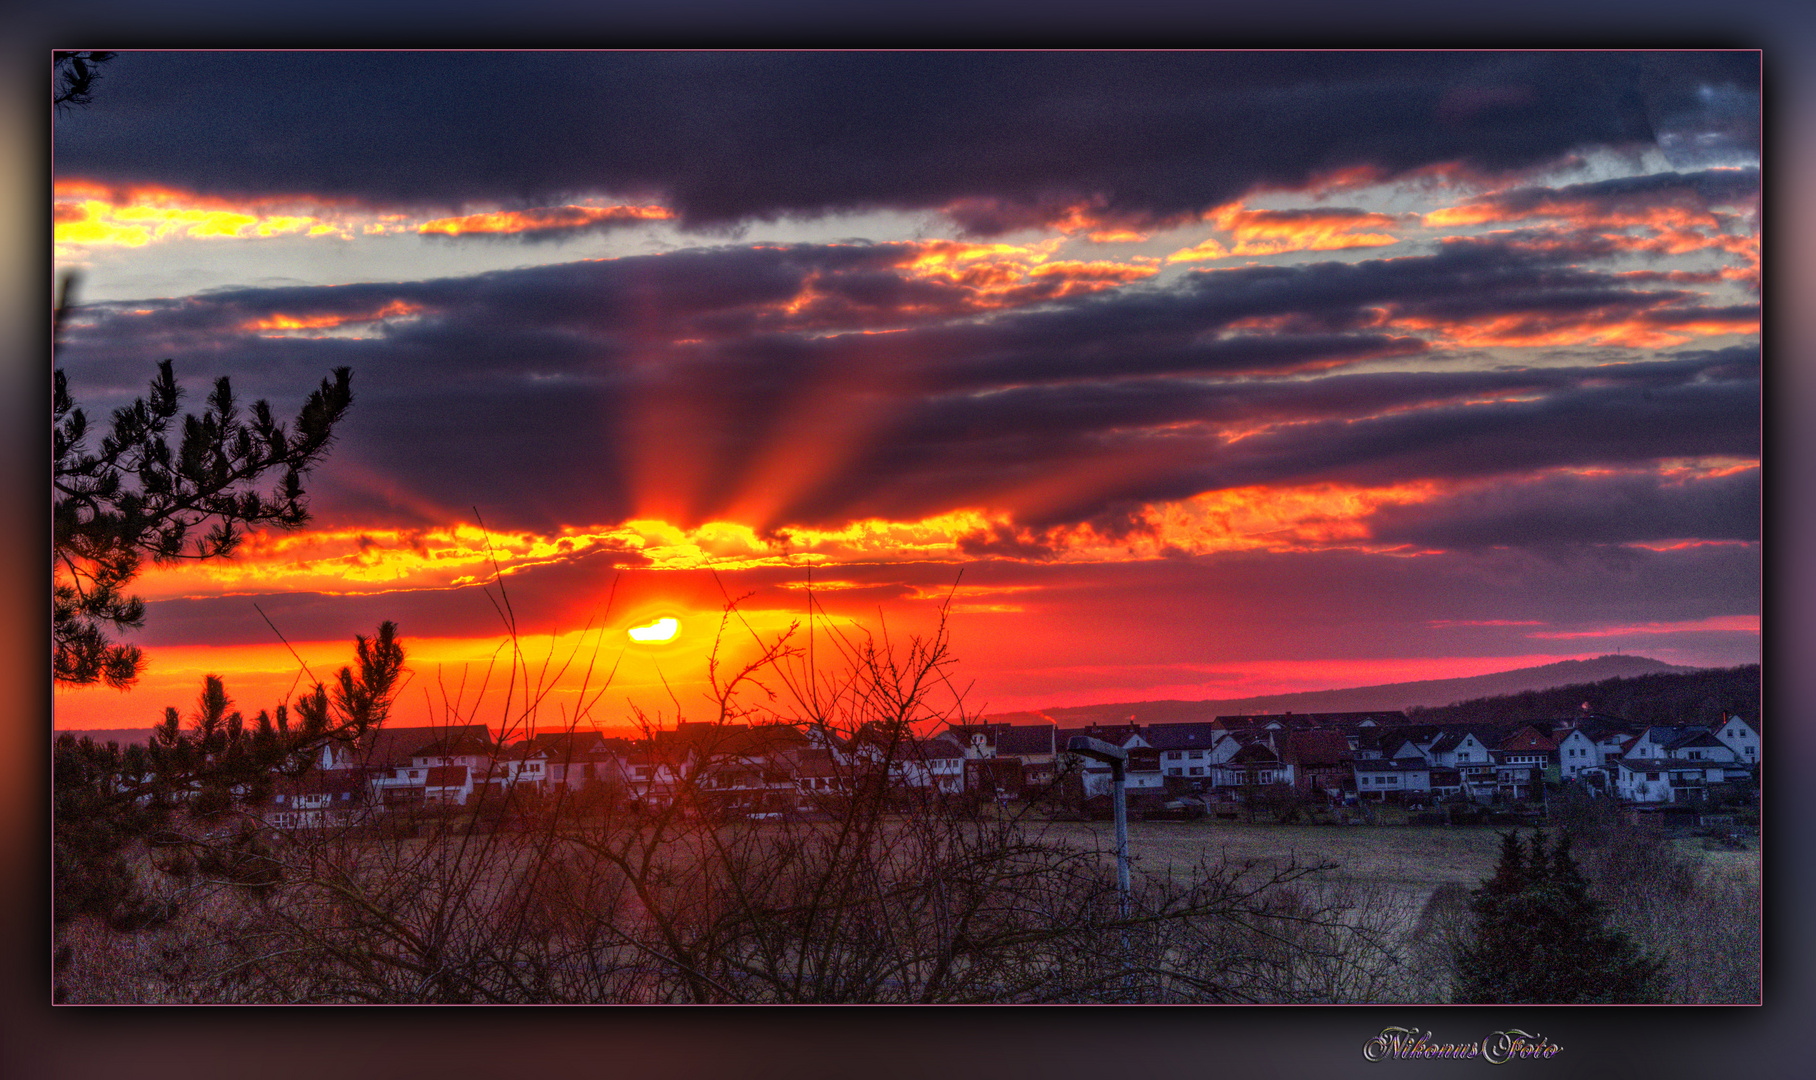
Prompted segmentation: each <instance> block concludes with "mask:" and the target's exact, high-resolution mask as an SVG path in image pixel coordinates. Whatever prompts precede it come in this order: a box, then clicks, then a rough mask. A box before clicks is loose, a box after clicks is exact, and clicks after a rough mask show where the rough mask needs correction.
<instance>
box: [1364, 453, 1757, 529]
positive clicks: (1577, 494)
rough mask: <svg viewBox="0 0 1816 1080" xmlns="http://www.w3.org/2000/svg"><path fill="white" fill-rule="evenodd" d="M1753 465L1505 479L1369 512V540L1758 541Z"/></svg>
mask: <svg viewBox="0 0 1816 1080" xmlns="http://www.w3.org/2000/svg"><path fill="white" fill-rule="evenodd" d="M1759 514H1760V484H1759V471H1758V470H1757V469H1748V470H1745V471H1743V472H1738V473H1734V474H1732V475H1727V476H1715V477H1711V478H1706V479H1674V478H1671V477H1667V476H1660V475H1657V474H1653V473H1637V474H1617V475H1614V476H1593V475H1592V476H1583V475H1569V474H1566V475H1561V476H1546V477H1542V478H1539V479H1524V478H1515V479H1509V480H1507V481H1505V482H1503V483H1499V484H1495V485H1493V486H1491V487H1488V488H1485V489H1479V490H1474V491H1471V492H1469V493H1467V494H1463V495H1458V496H1455V497H1451V498H1445V499H1439V500H1436V501H1434V502H1430V503H1420V504H1416V505H1410V506H1390V507H1384V508H1382V509H1380V510H1377V511H1376V512H1375V513H1374V514H1372V515H1370V518H1369V522H1368V524H1369V527H1370V531H1371V532H1372V534H1373V536H1374V538H1375V539H1376V540H1380V541H1385V542H1388V543H1408V544H1418V545H1423V546H1428V547H1431V546H1435V547H1444V548H1483V547H1503V546H1505V547H1554V546H1557V545H1568V544H1629V543H1643V542H1656V541H1668V540H1681V539H1684V538H1692V537H1693V538H1697V539H1702V540H1741V541H1757V540H1758V539H1759V522H1760V518H1759Z"/></svg>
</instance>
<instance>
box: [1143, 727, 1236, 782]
mask: <svg viewBox="0 0 1816 1080" xmlns="http://www.w3.org/2000/svg"><path fill="white" fill-rule="evenodd" d="M1230 738H1231V737H1230V735H1229V733H1228V732H1226V731H1224V730H1223V729H1222V728H1220V727H1218V726H1217V724H1215V723H1214V722H1211V721H1205V722H1203V723H1197V724H1151V725H1149V726H1148V729H1147V741H1148V743H1149V744H1150V745H1151V746H1153V747H1154V749H1156V750H1159V751H1160V771H1161V775H1162V776H1163V777H1164V778H1165V782H1166V783H1167V784H1168V785H1169V786H1172V787H1174V788H1175V789H1176V790H1185V791H1190V790H1193V789H1194V787H1196V788H1205V787H1209V786H1211V784H1212V783H1213V782H1214V780H1215V778H1214V777H1213V776H1212V775H1211V773H1212V769H1213V768H1214V767H1215V761H1214V759H1213V758H1212V756H1211V755H1212V754H1213V753H1214V752H1215V747H1216V745H1217V744H1218V743H1219V742H1225V741H1229V740H1230ZM1231 752H1232V753H1233V752H1234V748H1232V749H1231Z"/></svg>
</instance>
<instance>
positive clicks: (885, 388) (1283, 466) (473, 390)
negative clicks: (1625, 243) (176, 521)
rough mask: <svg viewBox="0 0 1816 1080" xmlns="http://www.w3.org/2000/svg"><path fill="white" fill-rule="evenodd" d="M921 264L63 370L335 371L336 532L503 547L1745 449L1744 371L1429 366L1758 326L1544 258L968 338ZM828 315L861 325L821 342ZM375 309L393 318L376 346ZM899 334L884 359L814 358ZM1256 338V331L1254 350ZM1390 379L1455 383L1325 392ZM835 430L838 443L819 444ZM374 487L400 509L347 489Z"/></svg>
mask: <svg viewBox="0 0 1816 1080" xmlns="http://www.w3.org/2000/svg"><path fill="white" fill-rule="evenodd" d="M918 250H919V249H917V248H916V247H915V246H913V245H908V244H886V245H868V244H847V245H830V246H806V245H802V246H792V247H763V248H732V247H725V248H714V249H703V250H695V251H687V252H678V253H674V254H668V255H659V256H646V257H637V258H626V259H618V260H602V261H590V262H579V263H569V264H561V265H553V266H541V267H533V268H528V269H521V270H511V271H499V272H492V273H487V274H481V275H475V276H473V277H467V278H447V279H439V280H431V281H421V282H398V283H379V284H362V285H349V286H338V287H333V288H303V287H283V288H267V289H235V290H223V291H217V292H211V293H205V294H200V295H196V296H191V297H186V298H183V299H180V300H171V301H155V302H149V303H145V304H130V305H129V304H118V305H111V306H106V307H102V308H99V309H96V310H94V311H93V312H91V313H89V314H88V324H87V325H85V326H82V327H78V328H77V329H76V332H74V333H72V335H71V340H70V345H69V347H68V349H67V351H66V353H65V355H64V357H63V358H62V360H63V363H64V364H65V366H66V368H68V369H69V370H70V371H71V372H72V373H73V375H74V377H75V379H76V387H77V390H78V393H79V394H81V395H82V396H83V400H84V402H85V404H89V405H91V406H92V407H97V408H99V407H105V406H109V405H115V404H119V403H120V402H121V401H122V400H124V399H125V398H126V397H129V396H131V395H132V394H135V393H139V392H142V390H141V386H142V384H141V383H140V382H139V380H142V379H143V378H144V377H145V374H146V372H147V367H148V358H150V357H155V356H156V355H158V354H159V353H161V352H166V351H167V350H168V351H170V352H175V353H178V354H180V355H181V356H182V357H183V364H182V366H181V368H180V371H179V374H181V375H183V376H185V377H188V378H192V379H193V378H194V377H195V375H196V374H197V373H202V374H206V375H210V376H211V375H214V374H219V373H225V374H229V375H232V376H233V377H234V378H235V380H236V385H238V386H239V387H240V390H241V393H242V394H244V395H246V396H248V397H251V396H256V395H260V394H265V393H276V392H279V391H282V392H286V393H294V388H295V387H297V386H299V385H302V386H306V385H311V384H312V383H313V382H314V381H315V380H316V379H319V378H320V377H321V374H322V373H323V372H325V371H327V370H328V369H330V368H332V367H334V366H337V365H340V364H347V365H350V366H351V367H353V368H354V370H355V393H356V395H357V397H358V404H357V405H356V407H355V411H354V416H353V419H352V420H350V421H349V423H348V425H347V430H346V434H345V436H344V437H343V440H342V443H341V445H340V447H339V449H337V451H336V455H335V460H334V463H333V465H332V466H331V468H330V469H329V471H325V472H324V473H323V477H324V479H325V480H326V481H327V483H325V484H324V485H321V486H320V487H319V490H320V495H321V498H320V499H319V501H318V507H319V508H320V509H321V510H322V511H323V512H337V513H344V514H350V515H351V514H357V513H360V512H365V511H369V510H372V509H374V508H378V507H389V508H393V509H396V508H399V507H403V506H406V505H410V504H411V503H412V501H413V500H414V501H415V502H416V504H417V505H419V506H421V507H424V508H435V509H434V512H435V513H441V512H445V511H447V510H448V508H453V509H455V510H456V511H458V512H460V513H461V514H462V515H464V512H465V510H466V508H469V507H471V506H474V505H480V506H482V507H484V508H486V510H487V512H488V513H489V514H492V515H494V516H495V519H496V521H497V523H498V524H500V525H508V526H517V525H524V526H531V527H542V526H546V525H549V524H551V523H569V524H583V523H596V522H602V521H615V520H622V519H623V518H625V517H627V516H632V515H634V514H637V513H639V512H649V509H650V508H649V507H648V506H642V505H640V499H643V498H644V497H646V496H647V495H648V490H647V488H648V486H649V485H650V484H654V483H660V484H664V485H667V486H668V487H669V488H670V489H671V491H670V494H671V495H672V500H671V505H669V506H667V507H665V508H664V512H665V513H675V514H679V515H681V516H682V517H685V518H687V519H688V520H705V519H707V518H710V517H713V516H716V515H718V514H720V513H723V512H725V511H726V508H727V507H729V506H732V505H734V504H737V503H738V501H739V499H740V497H742V496H750V495H752V494H753V492H751V491H750V490H749V489H750V487H751V485H753V484H756V483H758V482H759V481H760V477H759V475H758V474H757V473H756V472H754V471H753V470H755V469H756V467H757V466H758V465H759V464H760V463H762V462H763V461H765V460H766V459H767V458H768V457H770V456H772V455H773V454H774V453H776V452H779V451H780V450H782V449H783V448H784V447H788V448H789V450H790V452H791V453H794V454H795V455H796V456H799V457H803V458H804V459H811V460H812V462H813V464H814V466H815V469H816V471H817V472H816V475H814V476H813V477H811V478H809V479H806V480H803V482H802V486H801V487H800V488H799V489H798V490H794V491H791V492H786V493H779V494H777V495H775V496H774V497H773V499H772V500H771V501H772V510H771V512H770V513H769V516H768V517H767V519H765V520H762V521H757V522H753V524H756V525H758V526H760V527H762V528H766V529H775V528H781V527H785V526H788V525H791V524H814V525H825V524H833V523H838V522H843V521H847V520H851V519H853V518H859V517H868V516H882V517H889V518H898V519H899V518H916V517H920V516H923V515H927V514H933V513H940V512H944V511H946V510H950V509H953V508H955V507H960V506H979V505H993V506H1007V507H1009V508H1010V509H1012V510H1014V511H1015V512H1016V514H1017V515H1018V518H1020V519H1021V520H1022V522H1023V523H1024V524H1029V525H1039V526H1045V525H1053V524H1061V523H1066V522H1076V521H1082V520H1087V519H1094V518H1101V516H1102V515H1104V514H1113V513H1115V512H1117V508H1118V507H1119V506H1120V505H1122V504H1124V503H1127V502H1129V501H1131V500H1136V501H1139V500H1148V499H1166V498H1183V497H1186V496H1189V495H1192V494H1196V493H1198V492H1202V491H1207V490H1214V489H1218V488H1225V487H1240V486H1248V485H1252V484H1258V483H1304V482H1312V481H1321V480H1336V481H1346V482H1355V483H1368V484H1375V483H1395V482H1400V481H1403V480H1407V479H1417V478H1467V477H1481V476H1493V475H1515V474H1518V473H1521V472H1530V471H1533V470H1540V469H1548V468H1556V467H1563V466H1573V467H1575V466H1589V465H1595V464H1598V463H1614V464H1623V465H1625V464H1640V463H1644V462H1648V461H1653V460H1657V459H1660V458H1670V457H1686V456H1696V455H1731V456H1739V457H1750V456H1752V455H1755V454H1756V453H1757V452H1758V393H1759V382H1758V370H1757V364H1758V357H1757V350H1756V349H1737V350H1730V351H1727V352H1723V353H1710V352H1708V351H1701V352H1694V353H1684V354H1681V355H1680V356H1679V357H1676V358H1672V359H1666V360H1653V361H1649V362H1642V363H1626V364H1599V365H1590V364H1577V365H1574V366H1569V367H1564V366H1558V367H1551V368H1535V369H1520V370H1484V369H1483V366H1482V365H1481V364H1480V363H1479V361H1478V362H1475V363H1469V362H1466V361H1468V359H1469V357H1470V356H1471V355H1472V354H1467V353H1457V352H1454V351H1451V352H1442V353H1440V352H1438V351H1437V350H1435V349H1434V348H1433V347H1432V344H1431V340H1429V339H1428V337H1427V336H1426V335H1431V336H1432V337H1433V338H1435V339H1436V340H1438V341H1442V338H1443V335H1444V334H1445V333H1446V332H1448V330H1447V328H1469V327H1473V326H1476V325H1482V324H1488V323H1491V322H1493V323H1495V324H1497V325H1499V324H1508V325H1513V326H1515V327H1516V328H1517V327H1519V326H1522V325H1527V324H1530V325H1532V326H1534V327H1536V328H1538V329H1539V330H1547V331H1548V330H1551V329H1555V328H1557V327H1560V326H1562V327H1566V328H1568V327H1572V326H1589V327H1591V328H1594V327H1601V326H1609V325H1623V326H1627V325H1630V326H1644V327H1651V328H1669V327H1673V326H1681V325H1686V324H1696V323H1699V322H1706V321H1713V322H1724V321H1725V322H1726V323H1731V324H1733V325H1741V326H1744V325H1748V324H1750V323H1751V322H1752V321H1754V320H1756V318H1757V310H1756V309H1755V308H1753V307H1750V306H1745V305H1741V306H1731V305H1725V306H1708V305H1707V304H1706V303H1705V302H1704V300H1703V297H1702V294H1701V293H1698V292H1695V291H1693V290H1691V289H1688V288H1654V287H1651V286H1653V285H1655V284H1658V283H1656V282H1652V281H1649V280H1645V281H1642V280H1635V279H1631V278H1627V277H1624V276H1622V275H1620V274H1617V273H1610V272H1603V271H1598V270H1594V269H1589V268H1585V267H1581V266H1573V265H1568V264H1564V263H1562V262H1559V261H1557V260H1556V259H1555V258H1553V257H1549V256H1546V255H1545V254H1544V253H1542V252H1538V251H1533V250H1526V249H1521V248H1519V247H1517V246H1513V245H1507V244H1502V243H1497V242H1494V241H1486V240H1484V241H1468V242H1462V243H1451V244H1445V245H1442V246H1441V247H1440V248H1439V249H1438V250H1437V251H1436V252H1434V253H1431V254H1426V255H1411V256H1406V257H1402V258H1394V259H1374V260H1366V261H1361V262H1355V263H1338V262H1325V263H1315V264H1309V265H1303V266H1293V267H1281V266H1257V267H1244V268H1239V269H1233V270H1218V271H1197V272H1192V273H1189V274H1186V275H1185V276H1184V277H1182V278H1181V279H1179V280H1178V281H1177V282H1176V283H1174V284H1171V285H1167V286H1158V285H1151V284H1136V285H1130V286H1125V287H1123V288H1119V289H1116V290H1114V291H1111V292H1108V293H1104V294H1100V295H1095V296H1086V297H1074V298H1070V299H1067V300H1063V301H1060V302H1056V303H1049V304H1035V305H1032V306H1027V307H1024V308H1020V309H1015V310H1006V311H1001V312H998V313H996V314H994V315H992V316H990V317H988V318H978V317H977V315H976V312H975V310H974V307H973V301H974V300H975V297H976V294H975V293H973V294H971V295H972V299H971V300H962V301H961V300H956V299H953V293H954V290H955V287H953V286H951V285H949V284H941V283H938V282H934V283H931V284H930V283H929V282H927V281H925V280H924V279H922V278H920V277H918V276H917V273H916V271H914V270H913V269H912V268H911V263H912V262H913V258H914V256H915V254H916V252H917V251H918ZM1664 284H1671V283H1669V282H1666V283H1664ZM941 290H945V292H944V293H942V292H941ZM829 295H831V296H837V297H839V298H840V303H842V304H845V305H848V306H850V307H852V308H854V309H855V308H859V307H861V308H862V310H861V311H856V310H853V311H851V312H848V313H847V314H846V315H844V316H839V317H833V316H828V315H827V314H826V313H825V311H824V309H822V310H821V311H819V312H818V313H816V311H815V309H814V306H813V305H814V303H815V302H816V298H822V297H825V296H829ZM941 296H944V298H945V299H944V301H939V298H940V297H941ZM387 310H392V311H398V312H402V314H401V315H398V316H397V317H395V318H394V319H393V320H392V321H391V322H389V323H383V322H373V321H370V320H371V319H372V318H373V317H374V314H375V313H381V312H384V311H387ZM139 312H148V313H145V314H140V313H139ZM280 314H281V315H283V316H286V317H288V318H290V319H293V320H301V321H304V322H307V321H309V320H312V319H313V320H317V321H323V322H333V321H336V320H340V319H348V320H351V321H349V322H348V323H347V324H346V325H347V326H348V327H355V328H357V327H360V326H363V327H364V331H363V332H365V333H367V334H368V335H370V336H366V337H313V338H311V337H285V336H271V335H270V334H269V333H267V332H264V331H260V330H256V329H249V327H255V326H258V325H262V324H263V323H265V322H267V321H269V320H270V319H271V318H272V317H274V316H276V315H280ZM360 320H367V321H365V322H361V321H360ZM891 321H895V322H897V323H899V324H901V327H902V328H901V330H900V332H896V333H886V334H869V333H845V332H839V333H831V334H830V335H829V333H828V326H829V325H836V326H837V327H840V328H845V327H849V326H853V325H856V326H866V325H871V326H874V325H887V324H888V323H890V322H891ZM1257 323H1267V324H1270V325H1271V327H1272V328H1271V329H1266V330H1262V329H1244V327H1254V326H1256V325H1257ZM1396 324H1402V325H1408V326H1419V327H1422V328H1424V329H1421V330H1420V331H1418V332H1394V331H1392V330H1391V329H1389V328H1391V327H1393V326H1395V325H1396ZM1617 352H1618V351H1617ZM1407 356H1428V357H1431V358H1434V359H1435V358H1438V357H1455V358H1456V363H1455V365H1454V366H1453V369H1452V370H1439V371H1422V372H1398V373H1393V372H1379V373H1372V374H1344V373H1342V372H1341V369H1342V368H1344V367H1345V366H1349V365H1353V364H1356V363H1358V362H1360V361H1364V360H1369V359H1379V358H1385V357H1407ZM1332 371H1335V372H1336V373H1326V372H1332ZM1320 373H1325V374H1320ZM1312 376H1317V377H1312ZM97 388H98V390H97ZM276 404H277V405H278V407H279V411H280V412H282V411H286V409H285V407H284V404H283V402H282V401H281V400H280V401H278V402H277V403H276ZM853 418H861V421H862V422H861V424H858V425H857V426H858V427H859V428H860V429H861V430H859V431H858V432H857V433H856V434H855V435H851V436H838V435H836V434H829V433H836V432H839V431H843V430H845V429H847V428H849V427H850V426H851V425H852V423H853ZM1238 431H1240V432H1242V433H1243V435H1244V437H1243V438H1241V439H1238V440H1235V441H1230V438H1229V437H1230V435H1231V434H1232V433H1234V432H1238ZM789 444H793V445H792V446H789ZM343 466H344V468H343ZM364 474H370V475H376V476H381V477H384V478H386V482H387V484H388V485H389V486H385V485H374V484H365V485H364V486H360V485H356V484H354V483H353V478H354V477H356V476H358V475H364ZM1068 474H1072V475H1076V476H1077V477H1078V479H1077V481H1076V482H1075V483H1074V484H1073V485H1072V487H1071V490H1070V491H1069V492H1061V491H1059V490H1058V489H1059V488H1062V487H1064V486H1065V485H1063V484H1060V485H1056V483H1055V482H1054V479H1053V478H1055V477H1059V476H1064V475H1068ZM639 484H642V485H644V489H643V490H640V489H639V487H638V485H639ZM1036 488H1039V489H1041V491H1042V494H1040V495H1038V496H1035V495H1030V494H1028V492H1030V491H1031V490H1033V489H1036ZM421 512H428V511H427V510H426V509H425V510H423V511H421Z"/></svg>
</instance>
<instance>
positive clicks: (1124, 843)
mask: <svg viewBox="0 0 1816 1080" xmlns="http://www.w3.org/2000/svg"><path fill="white" fill-rule="evenodd" d="M1110 783H1111V784H1112V786H1113V787H1114V789H1115V790H1114V792H1113V793H1112V796H1111V797H1112V798H1113V799H1114V800H1115V805H1116V913H1117V914H1118V915H1120V916H1121V917H1122V918H1125V919H1126V918H1128V917H1129V804H1128V798H1127V796H1126V795H1125V794H1124V786H1123V771H1122V762H1120V761H1112V762H1110Z"/></svg>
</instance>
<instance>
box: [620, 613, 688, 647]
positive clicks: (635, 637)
mask: <svg viewBox="0 0 1816 1080" xmlns="http://www.w3.org/2000/svg"><path fill="white" fill-rule="evenodd" d="M680 630H681V623H680V622H679V621H677V620H675V619H671V618H661V619H657V620H656V621H655V622H653V623H650V624H649V625H648V626H633V627H631V629H630V635H631V640H632V641H669V640H671V639H673V638H674V636H675V634H677V633H679V632H680Z"/></svg>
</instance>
